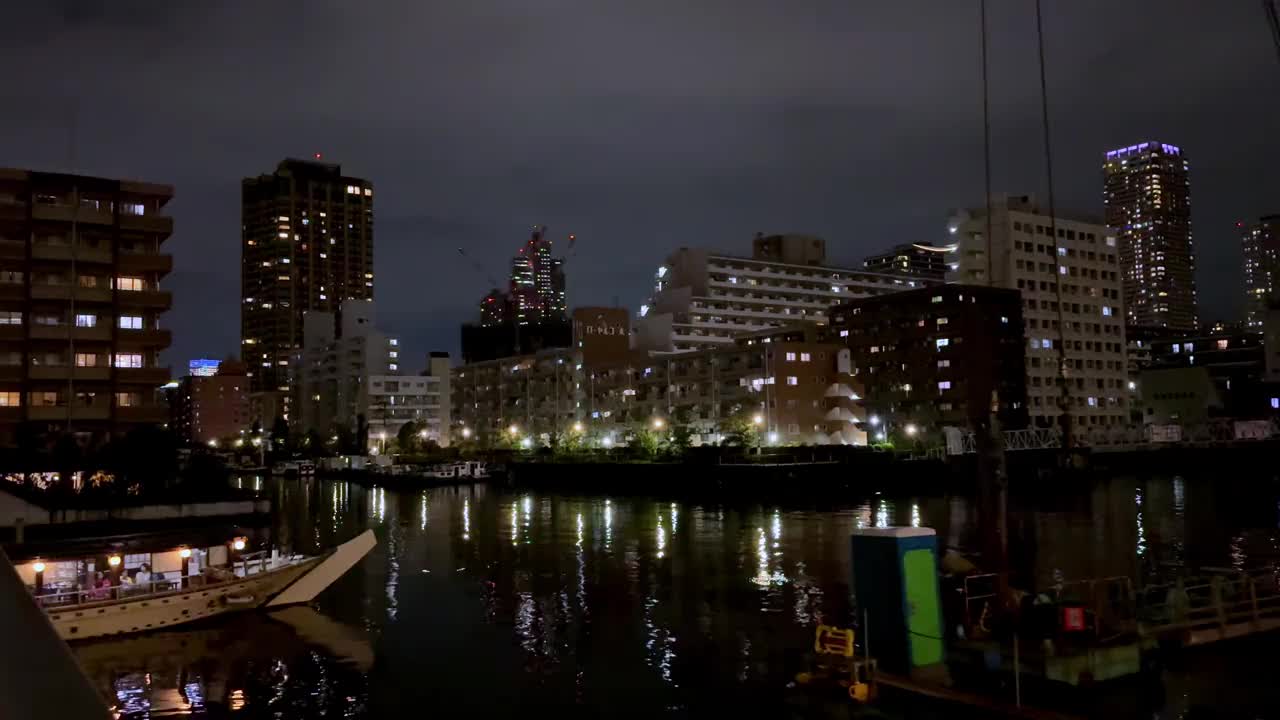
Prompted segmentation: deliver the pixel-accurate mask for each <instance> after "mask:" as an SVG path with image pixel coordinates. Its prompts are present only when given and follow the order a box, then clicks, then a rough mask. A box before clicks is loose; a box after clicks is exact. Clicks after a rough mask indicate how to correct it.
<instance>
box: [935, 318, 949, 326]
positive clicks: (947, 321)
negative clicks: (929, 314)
mask: <svg viewBox="0 0 1280 720" xmlns="http://www.w3.org/2000/svg"><path fill="white" fill-rule="evenodd" d="M949 322H951V321H950V320H948V319H947V318H938V324H939V325H946V324H947V323H949Z"/></svg>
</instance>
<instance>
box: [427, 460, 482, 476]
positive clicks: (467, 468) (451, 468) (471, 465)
mask: <svg viewBox="0 0 1280 720" xmlns="http://www.w3.org/2000/svg"><path fill="white" fill-rule="evenodd" d="M423 474H424V475H425V476H426V477H427V478H428V479H430V480H463V479H466V480H483V479H485V478H487V477H489V470H488V468H487V467H486V465H485V464H484V463H483V462H481V461H479V460H464V461H462V462H455V463H440V464H439V465H432V466H431V467H429V468H427V469H426V471H425V472H424V473H423Z"/></svg>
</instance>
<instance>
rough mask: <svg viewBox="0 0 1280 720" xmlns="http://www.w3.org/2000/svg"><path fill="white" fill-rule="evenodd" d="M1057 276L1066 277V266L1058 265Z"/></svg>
mask: <svg viewBox="0 0 1280 720" xmlns="http://www.w3.org/2000/svg"><path fill="white" fill-rule="evenodd" d="M1058 274H1059V275H1066V274H1067V266H1066V265H1059V266H1058Z"/></svg>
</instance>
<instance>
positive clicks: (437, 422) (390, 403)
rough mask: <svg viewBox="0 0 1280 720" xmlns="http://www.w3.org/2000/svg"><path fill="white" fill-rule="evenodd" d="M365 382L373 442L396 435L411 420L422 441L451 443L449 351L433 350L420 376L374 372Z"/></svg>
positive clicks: (445, 444) (370, 433)
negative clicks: (378, 373) (376, 373)
mask: <svg viewBox="0 0 1280 720" xmlns="http://www.w3.org/2000/svg"><path fill="white" fill-rule="evenodd" d="M366 384H367V391H366V396H367V398H368V410H367V419H368V425H369V439H370V444H371V445H372V444H373V441H374V440H377V441H379V442H383V441H385V440H387V439H389V438H394V437H396V436H397V435H399V433H400V428H402V427H403V426H404V424H405V423H409V422H412V423H413V424H414V426H415V427H416V428H417V432H418V433H419V437H421V439H422V440H424V441H429V442H434V443H436V444H438V445H440V446H442V447H444V446H447V445H448V444H449V426H450V422H449V418H450V401H449V385H450V383H449V353H447V352H433V353H431V355H430V357H429V358H428V361H427V369H426V370H425V371H424V372H423V373H422V374H421V375H372V376H370V377H369V378H367V380H366Z"/></svg>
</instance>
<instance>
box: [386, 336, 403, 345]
mask: <svg viewBox="0 0 1280 720" xmlns="http://www.w3.org/2000/svg"><path fill="white" fill-rule="evenodd" d="M387 344H388V345H390V346H391V347H395V346H397V345H399V344H400V341H399V340H397V339H395V338H391V339H390V340H388V341H387Z"/></svg>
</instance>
